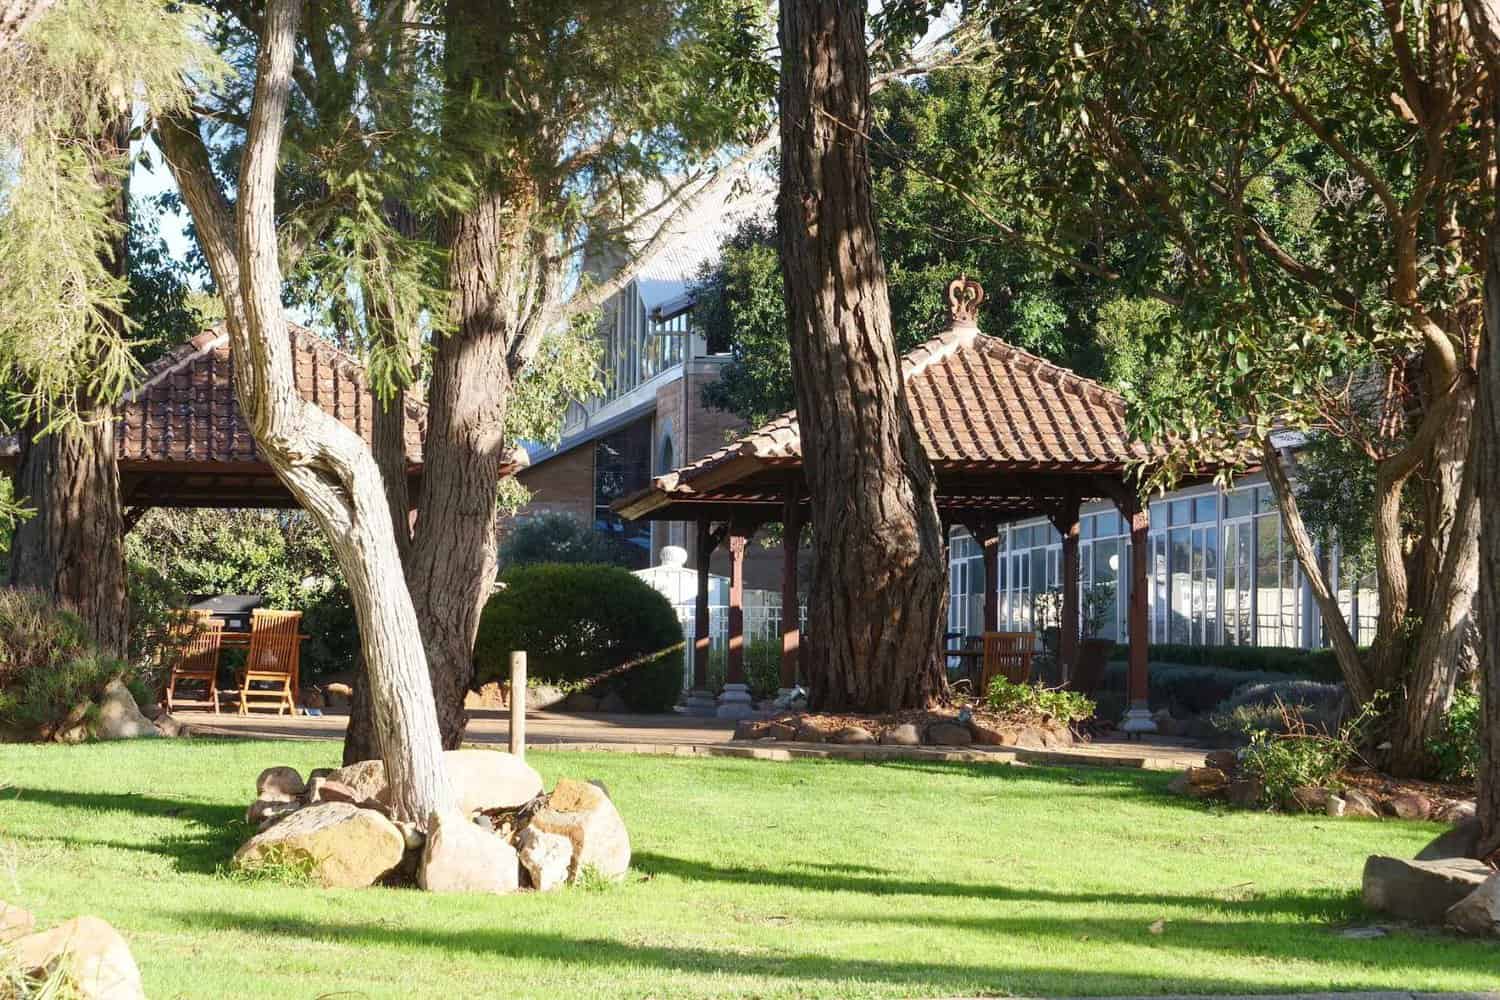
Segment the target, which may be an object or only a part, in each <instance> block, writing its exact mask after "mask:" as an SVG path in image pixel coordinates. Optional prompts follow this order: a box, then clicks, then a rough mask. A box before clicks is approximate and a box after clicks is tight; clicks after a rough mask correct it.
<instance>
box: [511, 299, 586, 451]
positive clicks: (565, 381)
mask: <svg viewBox="0 0 1500 1000" xmlns="http://www.w3.org/2000/svg"><path fill="white" fill-rule="evenodd" d="M593 319H594V317H592V316H589V317H585V318H583V319H580V320H579V321H577V322H575V323H573V324H572V325H571V326H569V327H567V328H566V329H564V330H560V331H558V332H556V333H554V334H552V335H551V336H548V337H544V338H543V339H542V345H541V348H540V349H539V350H538V352H537V356H536V357H535V358H534V359H532V362H531V364H530V365H528V366H527V368H526V370H525V372H523V373H522V375H521V377H520V378H519V379H517V380H516V382H515V384H514V386H513V387H512V392H511V398H510V404H509V406H508V407H507V408H506V411H505V436H506V440H508V441H534V442H536V443H538V444H545V445H555V444H557V442H558V441H559V440H561V438H562V424H563V418H564V416H566V414H567V410H568V404H570V403H572V402H574V401H575V400H584V399H591V398H593V397H595V396H599V395H602V394H603V392H604V383H603V381H602V376H601V374H600V367H599V362H600V358H601V356H602V353H603V347H602V345H601V344H600V342H599V341H598V340H597V339H595V337H594V336H593V333H594V330H593V326H594V324H593Z"/></svg>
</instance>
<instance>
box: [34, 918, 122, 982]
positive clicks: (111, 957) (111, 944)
mask: <svg viewBox="0 0 1500 1000" xmlns="http://www.w3.org/2000/svg"><path fill="white" fill-rule="evenodd" d="M11 949H12V953H13V954H14V956H15V960H16V964H17V965H19V966H20V967H21V968H22V969H25V970H27V971H34V970H40V969H44V968H46V967H48V966H50V965H52V964H53V963H54V962H60V964H61V965H62V967H64V968H66V969H67V971H68V975H69V977H70V978H71V979H72V981H73V985H74V986H76V988H77V991H78V995H79V996H81V997H83V998H84V1000H145V997H146V991H145V989H144V988H143V987H142V986H141V970H140V969H138V968H136V965H135V959H134V958H132V957H131V954H130V946H129V945H127V944H126V943H125V939H124V938H122V937H120V935H119V934H118V933H117V932H116V931H115V929H114V928H113V927H111V926H110V925H109V924H107V923H105V922H104V921H103V920H100V919H99V918H98V917H75V918H74V919H72V920H69V921H67V922H65V923H61V924H58V925H57V926H56V927H54V928H52V929H51V930H50V931H43V932H41V933H39V934H28V935H27V936H26V937H23V938H19V939H17V940H16V941H15V942H14V943H13V944H12V945H11ZM69 995H72V994H69Z"/></svg>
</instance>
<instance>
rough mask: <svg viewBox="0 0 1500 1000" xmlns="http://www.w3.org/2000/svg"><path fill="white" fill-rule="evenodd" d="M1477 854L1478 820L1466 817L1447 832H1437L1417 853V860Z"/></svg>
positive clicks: (1473, 855)
mask: <svg viewBox="0 0 1500 1000" xmlns="http://www.w3.org/2000/svg"><path fill="white" fill-rule="evenodd" d="M1478 856H1479V820H1478V819H1477V818H1476V819H1468V820H1464V821H1463V822H1462V823H1459V824H1458V825H1456V826H1455V827H1454V828H1453V829H1451V830H1449V831H1448V832H1447V833H1443V834H1439V835H1438V836H1437V837H1436V838H1435V839H1433V841H1432V842H1431V843H1429V844H1428V845H1427V846H1426V847H1424V848H1422V850H1421V852H1420V853H1418V854H1417V860H1418V861H1441V860H1443V859H1444V858H1476V857H1478Z"/></svg>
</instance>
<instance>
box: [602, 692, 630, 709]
mask: <svg viewBox="0 0 1500 1000" xmlns="http://www.w3.org/2000/svg"><path fill="white" fill-rule="evenodd" d="M599 711H601V712H605V713H607V714H609V715H625V714H627V713H629V711H630V705H629V704H628V703H627V702H626V701H625V698H624V696H623V695H621V694H620V692H618V691H611V692H609V693H608V694H606V695H605V696H604V697H603V698H600V699H599Z"/></svg>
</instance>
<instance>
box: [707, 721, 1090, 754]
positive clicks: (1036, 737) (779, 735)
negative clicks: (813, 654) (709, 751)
mask: <svg viewBox="0 0 1500 1000" xmlns="http://www.w3.org/2000/svg"><path fill="white" fill-rule="evenodd" d="M734 738H735V739H736V740H783V741H786V742H791V743H839V744H845V745H854V746H858V745H868V744H883V745H886V746H905V747H915V746H940V747H965V746H975V745H978V746H1005V747H1018V748H1021V749H1026V750H1044V749H1051V748H1054V747H1059V748H1061V747H1071V746H1073V745H1074V743H1075V738H1074V735H1073V732H1072V730H1070V729H1069V728H1068V726H1067V724H1065V723H1062V722H1059V721H1056V720H1047V721H1044V722H1039V723H1032V724H1022V723H1012V722H1004V721H997V720H989V719H981V718H979V717H976V716H957V715H955V716H939V717H936V718H928V719H925V720H923V721H921V722H900V721H893V722H886V723H881V722H880V721H878V720H865V721H863V722H861V723H855V722H850V721H848V720H847V719H844V718H837V717H835V718H827V717H822V716H817V715H803V714H788V715H782V716H779V717H777V718H774V719H745V720H743V721H741V722H740V723H739V724H738V725H737V726H736V727H735V730H734Z"/></svg>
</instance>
